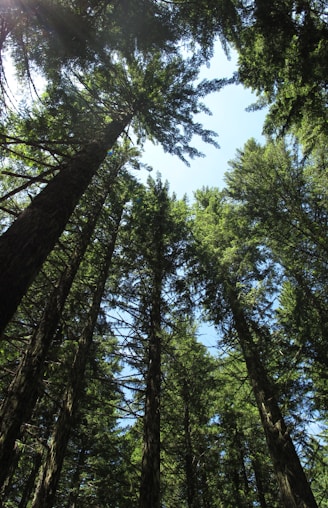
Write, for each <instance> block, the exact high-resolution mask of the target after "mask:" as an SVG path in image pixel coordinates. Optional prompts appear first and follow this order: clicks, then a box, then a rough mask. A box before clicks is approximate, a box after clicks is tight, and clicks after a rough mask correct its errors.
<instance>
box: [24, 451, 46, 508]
mask: <svg viewBox="0 0 328 508" xmlns="http://www.w3.org/2000/svg"><path fill="white" fill-rule="evenodd" d="M41 464H42V454H41V453H37V454H36V455H35V456H34V458H33V467H32V471H31V473H30V475H29V477H28V480H27V482H26V484H25V488H24V492H23V495H22V498H21V500H20V503H19V505H18V508H26V507H27V504H28V502H29V499H30V496H31V494H32V492H33V489H34V485H35V479H36V477H37V475H38V472H39V469H40V467H41Z"/></svg>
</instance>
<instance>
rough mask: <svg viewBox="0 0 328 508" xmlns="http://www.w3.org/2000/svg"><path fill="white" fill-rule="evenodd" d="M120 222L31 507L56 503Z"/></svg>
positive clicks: (101, 275) (82, 335)
mask: <svg viewBox="0 0 328 508" xmlns="http://www.w3.org/2000/svg"><path fill="white" fill-rule="evenodd" d="M119 222H120V218H119V220H118V223H117V228H116V231H115V234H113V236H112V238H111V240H110V245H109V246H108V251H107V253H106V256H105V259H104V261H103V266H102V269H101V272H100V274H99V278H98V283H97V288H96V290H95V293H94V296H93V301H92V305H91V308H90V311H89V313H88V316H87V318H86V325H85V327H84V329H83V331H82V333H81V337H80V339H79V343H78V348H77V351H76V354H75V358H74V360H73V365H72V368H71V371H70V377H69V382H68V385H67V387H66V391H65V394H64V400H63V404H62V407H61V410H60V413H59V415H58V418H57V421H56V424H55V428H54V431H53V434H52V438H51V443H50V446H49V449H48V450H47V454H46V458H45V461H44V464H43V466H42V468H41V474H40V477H39V481H38V484H37V487H36V489H35V493H34V498H33V501H32V505H31V508H51V507H52V506H53V502H54V498H55V495H56V490H57V486H58V482H59V478H60V473H61V469H62V465H63V461H64V457H65V454H66V449H67V444H68V441H69V437H70V433H71V429H72V427H73V425H74V423H75V417H76V412H77V409H78V403H79V399H80V396H81V393H82V390H83V388H82V387H83V381H84V374H85V369H86V365H87V362H88V354H89V351H90V347H91V345H92V338H93V332H94V328H95V325H96V322H97V317H98V314H99V309H100V304H101V300H102V296H103V293H104V289H105V284H106V280H107V277H108V271H109V267H110V264H111V261H112V255H113V252H114V247H115V242H116V236H117V231H118V225H119Z"/></svg>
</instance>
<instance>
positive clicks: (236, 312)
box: [226, 284, 318, 508]
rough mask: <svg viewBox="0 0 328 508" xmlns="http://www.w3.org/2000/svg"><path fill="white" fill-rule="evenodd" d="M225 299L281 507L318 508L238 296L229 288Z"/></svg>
mask: <svg viewBox="0 0 328 508" xmlns="http://www.w3.org/2000/svg"><path fill="white" fill-rule="evenodd" d="M226 295H227V300H228V303H229V305H230V308H231V310H232V313H233V317H234V322H235V328H236V331H237V334H238V337H239V343H240V345H241V348H242V351H243V355H244V358H245V362H246V366H247V371H248V376H249V379H250V382H251V385H252V388H253V392H254V395H255V399H256V402H257V406H258V409H259V412H260V416H261V421H262V425H263V428H264V432H265V436H266V441H267V444H268V449H269V453H270V456H271V459H272V462H273V467H274V471H275V474H276V477H277V480H278V485H279V489H280V494H281V501H282V505H283V506H284V507H285V508H318V506H317V503H316V501H315V499H314V496H313V493H312V491H311V487H310V485H309V483H308V481H307V478H306V476H305V473H304V470H303V468H302V465H301V463H300V460H299V457H298V455H297V452H296V450H295V447H294V444H293V441H292V439H291V437H290V435H289V432H288V429H287V426H286V424H285V422H284V419H283V416H282V414H281V411H280V408H279V405H278V403H277V400H276V397H275V392H274V389H273V386H272V384H271V382H270V380H269V378H268V375H267V373H266V371H265V369H264V367H263V365H262V362H261V360H260V358H259V355H258V351H257V348H256V345H255V344H254V340H253V336H252V331H251V329H250V327H249V324H248V322H247V319H246V317H245V314H244V312H243V310H242V308H241V307H240V303H239V300H238V296H237V292H236V290H235V289H234V288H233V287H232V286H229V285H228V284H227V287H226Z"/></svg>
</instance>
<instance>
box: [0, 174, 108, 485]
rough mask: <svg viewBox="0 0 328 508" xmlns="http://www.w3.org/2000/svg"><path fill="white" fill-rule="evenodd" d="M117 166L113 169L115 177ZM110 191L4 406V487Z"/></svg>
mask: <svg viewBox="0 0 328 508" xmlns="http://www.w3.org/2000/svg"><path fill="white" fill-rule="evenodd" d="M116 173H117V170H115V171H114V173H113V178H114V177H115V174H116ZM106 196H107V192H103V194H102V195H101V196H100V197H99V199H98V201H97V202H96V203H95V205H94V207H93V210H92V211H91V213H90V219H89V221H87V223H86V224H85V225H84V228H83V230H82V232H81V234H80V236H79V238H78V243H77V245H76V247H75V250H74V254H73V256H72V258H71V260H70V263H69V265H68V266H67V268H66V269H65V270H64V272H63V273H62V275H61V277H60V279H59V281H58V283H57V285H56V287H55V289H54V291H53V292H52V294H51V296H50V298H49V300H48V302H47V305H46V307H45V309H44V312H43V314H42V316H41V319H40V322H39V325H38V327H37V328H36V330H35V331H34V333H33V335H32V339H31V343H30V345H29V347H28V349H27V351H26V352H25V355H24V357H23V358H22V360H21V363H20V365H19V366H18V369H17V371H16V374H15V377H14V379H13V381H12V382H11V385H10V387H9V390H8V393H7V395H6V397H5V399H4V401H3V403H2V406H1V409H0V421H1V426H0V429H1V434H0V488H1V487H2V485H3V483H4V482H5V481H6V476H7V475H8V474H9V471H10V467H11V463H12V459H13V456H14V454H13V449H14V446H15V441H16V439H18V438H19V436H20V429H21V426H22V424H23V423H25V422H27V421H29V419H30V417H31V415H32V411H33V409H34V406H35V403H36V401H37V398H38V393H39V388H40V382H41V379H42V376H43V371H44V368H45V360H46V357H47V354H48V351H49V348H50V346H51V343H52V340H53V337H54V335H55V333H56V330H57V327H58V323H59V320H60V317H61V314H62V310H63V308H64V304H65V302H66V299H67V296H68V294H69V291H70V288H71V286H72V283H73V281H74V278H75V275H76V273H77V271H78V268H79V266H80V263H81V261H82V259H83V256H84V254H85V251H86V249H87V247H88V245H89V242H90V238H91V235H92V233H93V231H94V228H95V225H96V223H97V220H98V217H99V214H100V212H101V209H102V206H103V203H104V201H105V199H106Z"/></svg>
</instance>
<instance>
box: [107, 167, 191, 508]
mask: <svg viewBox="0 0 328 508" xmlns="http://www.w3.org/2000/svg"><path fill="white" fill-rule="evenodd" d="M185 219H186V204H185V203H184V202H177V201H176V198H175V197H174V196H173V198H170V197H169V195H168V184H167V183H164V184H163V183H162V182H161V180H160V178H159V177H158V178H157V180H153V179H151V178H149V179H148V188H147V189H145V188H142V187H141V188H139V189H136V190H135V194H134V203H133V207H132V209H131V212H130V215H128V216H127V218H126V225H125V231H124V230H123V233H125V234H124V236H123V237H122V240H121V242H122V243H121V246H122V247H123V246H124V245H126V248H125V249H124V252H126V255H125V259H124V260H120V261H119V264H118V267H117V270H120V271H121V272H123V273H124V274H127V276H126V277H125V281H121V282H119V287H120V291H119V293H120V297H119V298H118V299H117V302H116V304H117V306H118V308H121V309H122V310H124V311H125V312H127V313H128V315H129V314H130V316H129V317H128V318H127V320H132V323H131V325H130V328H132V337H133V341H131V343H130V345H129V347H130V348H131V350H132V361H131V366H132V367H133V368H134V370H135V369H137V371H139V372H140V370H141V375H142V381H141V384H140V385H139V390H143V397H142V402H143V406H144V409H143V424H142V426H143V452H142V459H141V466H140V467H141V479H140V497H139V506H140V507H147V508H148V507H149V508H150V507H155V506H158V507H159V506H160V393H161V377H162V375H161V363H162V360H161V359H162V347H163V341H165V340H166V339H165V337H166V336H167V329H169V328H170V321H171V319H172V318H171V316H170V314H169V303H168V301H167V299H168V298H170V299H171V300H172V301H173V300H174V299H175V298H176V294H175V292H174V290H173V291H171V292H170V288H171V289H172V288H174V283H175V280H176V278H177V270H178V269H179V268H180V267H181V264H182V263H183V259H182V255H183V254H182V252H183V245H184V242H185V239H186V234H187V230H186V223H185ZM124 346H125V348H126V347H127V344H126V343H125V344H124Z"/></svg>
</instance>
